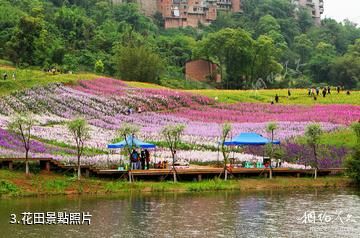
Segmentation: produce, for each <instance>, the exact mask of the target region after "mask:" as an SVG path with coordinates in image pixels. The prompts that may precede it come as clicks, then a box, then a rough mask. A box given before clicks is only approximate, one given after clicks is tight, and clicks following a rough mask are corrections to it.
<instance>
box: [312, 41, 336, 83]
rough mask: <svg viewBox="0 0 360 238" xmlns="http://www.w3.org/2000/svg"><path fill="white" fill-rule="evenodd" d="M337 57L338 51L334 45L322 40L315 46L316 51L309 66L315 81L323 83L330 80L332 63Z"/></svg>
mask: <svg viewBox="0 0 360 238" xmlns="http://www.w3.org/2000/svg"><path fill="white" fill-rule="evenodd" d="M335 57H336V51H335V47H334V46H332V45H330V44H327V43H324V42H320V43H319V44H318V45H317V46H316V47H315V52H314V53H313V56H312V57H311V59H310V61H309V66H308V67H309V70H310V72H311V75H312V78H313V80H314V82H316V83H321V82H327V81H328V79H329V71H330V69H331V64H332V62H333V60H334V59H335Z"/></svg>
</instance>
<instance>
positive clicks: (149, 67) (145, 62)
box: [114, 46, 164, 83]
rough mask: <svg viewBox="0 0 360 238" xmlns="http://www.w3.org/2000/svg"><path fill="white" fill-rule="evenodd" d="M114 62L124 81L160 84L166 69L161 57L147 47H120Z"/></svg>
mask: <svg viewBox="0 0 360 238" xmlns="http://www.w3.org/2000/svg"><path fill="white" fill-rule="evenodd" d="M114 62H115V65H116V69H117V72H118V74H119V75H120V76H121V78H122V79H124V80H132V81H140V82H151V83H158V82H159V77H160V75H161V73H162V71H163V69H164V65H163V61H162V60H161V58H160V56H159V55H158V54H156V53H154V52H152V51H151V50H150V49H148V48H147V47H145V46H140V47H119V48H118V49H117V51H116V55H115V57H114Z"/></svg>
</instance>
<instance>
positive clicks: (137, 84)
mask: <svg viewBox="0 0 360 238" xmlns="http://www.w3.org/2000/svg"><path fill="white" fill-rule="evenodd" d="M124 83H125V84H126V85H128V86H129V87H134V88H155V89H166V87H164V86H160V85H157V84H153V83H143V82H134V81H124Z"/></svg>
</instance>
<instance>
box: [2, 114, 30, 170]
mask: <svg viewBox="0 0 360 238" xmlns="http://www.w3.org/2000/svg"><path fill="white" fill-rule="evenodd" d="M35 123H36V121H35V119H34V118H33V116H32V114H30V113H29V112H26V113H21V114H18V115H16V116H14V117H13V118H12V119H11V120H10V121H9V123H8V125H7V126H8V129H9V130H10V131H12V132H14V133H16V134H19V135H20V136H21V140H22V142H23V145H24V148H25V173H26V175H29V151H30V146H31V143H30V139H31V130H32V128H33V127H34V125H35Z"/></svg>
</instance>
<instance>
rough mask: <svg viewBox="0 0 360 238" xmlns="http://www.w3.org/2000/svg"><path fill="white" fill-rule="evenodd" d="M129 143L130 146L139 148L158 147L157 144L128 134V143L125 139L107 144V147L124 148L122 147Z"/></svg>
mask: <svg viewBox="0 0 360 238" xmlns="http://www.w3.org/2000/svg"><path fill="white" fill-rule="evenodd" d="M127 145H128V146H129V147H137V148H142V149H155V148H156V145H154V144H150V143H146V142H143V141H141V140H139V139H136V138H135V137H134V136H128V137H127V143H126V141H125V140H123V141H120V142H118V143H115V144H109V145H108V146H107V148H108V149H122V148H124V147H126V146H127Z"/></svg>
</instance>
